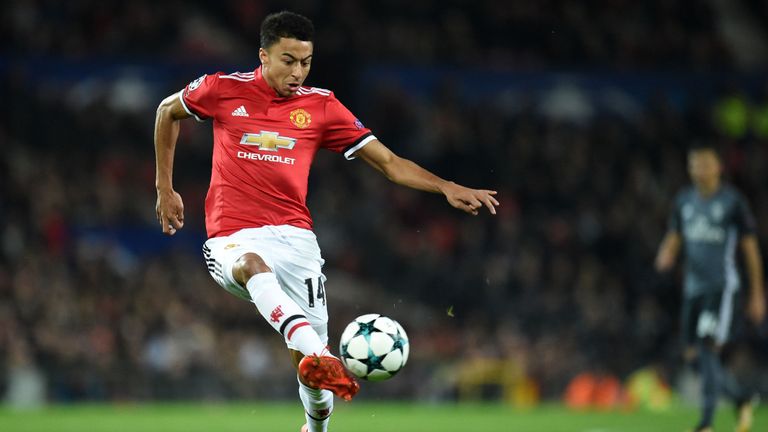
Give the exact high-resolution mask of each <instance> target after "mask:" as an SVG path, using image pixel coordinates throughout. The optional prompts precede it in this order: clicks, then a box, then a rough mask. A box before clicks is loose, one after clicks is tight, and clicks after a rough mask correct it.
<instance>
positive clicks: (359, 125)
mask: <svg viewBox="0 0 768 432" xmlns="http://www.w3.org/2000/svg"><path fill="white" fill-rule="evenodd" d="M355 127H356V128H358V129H362V128H364V127H365V126H363V122H361V121H360V119H355Z"/></svg>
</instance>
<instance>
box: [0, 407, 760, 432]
mask: <svg viewBox="0 0 768 432" xmlns="http://www.w3.org/2000/svg"><path fill="white" fill-rule="evenodd" d="M336 407H337V409H336V413H335V414H334V416H333V421H332V423H331V427H330V428H329V431H332V432H430V431H434V432H486V431H487V432H493V431H502V432H512V431H515V432H517V431H521V432H537V431H542V432H619V431H621V432H635V431H636V432H641V431H642V432H649V431H651V432H666V431H670V432H672V431H676V432H682V431H686V430H688V429H690V427H691V426H692V425H693V423H694V422H695V420H696V410H695V409H693V408H678V409H673V410H670V411H669V412H666V413H662V414H658V413H648V412H642V411H639V412H632V413H618V412H614V413H597V412H586V413H574V412H570V411H568V410H565V409H563V408H562V407H559V406H557V405H547V406H544V407H540V408H536V409H532V410H516V409H512V408H509V407H506V406H503V405H498V404H443V405H425V404H421V403H404V402H401V403H373V402H367V401H365V402H352V403H349V404H346V403H342V402H337V404H336ZM734 422H735V418H734V414H733V411H732V410H729V409H725V408H723V409H722V410H721V411H720V412H719V413H718V419H717V424H716V428H715V431H732V430H733V426H734ZM302 424H303V415H302V410H301V407H300V406H299V404H298V403H264V402H253V403H245V402H238V403H234V404H225V403H222V404H197V403H195V404H152V405H143V404H116V405H64V406H53V407H48V408H45V409H42V410H38V411H29V412H16V411H11V410H8V409H6V408H0V431H3V432H42V431H45V432H84V431H85V432H101V431H104V432H107V431H109V432H121V431H125V432H137V431H162V432H198V431H200V432H203V431H205V432H236V431H237V432H239V431H242V432H254V431H256V432H282V431H286V432H298V430H299V427H300V426H301V425H302ZM754 430H755V431H764V430H768V409H765V408H763V409H760V410H758V412H757V416H756V427H755V428H754Z"/></svg>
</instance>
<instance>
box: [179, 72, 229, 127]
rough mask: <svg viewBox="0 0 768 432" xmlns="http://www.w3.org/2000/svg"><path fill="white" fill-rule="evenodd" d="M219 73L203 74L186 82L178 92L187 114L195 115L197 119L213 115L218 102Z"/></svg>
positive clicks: (202, 119)
mask: <svg viewBox="0 0 768 432" xmlns="http://www.w3.org/2000/svg"><path fill="white" fill-rule="evenodd" d="M219 74H220V72H219V73H216V74H214V75H203V76H201V77H200V78H198V79H196V80H194V81H192V82H191V83H189V84H187V86H186V87H184V90H182V91H181V92H180V93H179V99H181V104H182V105H184V110H185V111H187V114H189V115H192V116H194V117H195V119H196V120H197V121H204V120H206V119H209V118H211V117H213V116H214V115H215V113H216V105H217V103H218V99H219V95H218V84H219Z"/></svg>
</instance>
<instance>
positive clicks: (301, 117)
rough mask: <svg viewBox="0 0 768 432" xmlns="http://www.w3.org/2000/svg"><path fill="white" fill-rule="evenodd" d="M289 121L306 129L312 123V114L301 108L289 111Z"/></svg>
mask: <svg viewBox="0 0 768 432" xmlns="http://www.w3.org/2000/svg"><path fill="white" fill-rule="evenodd" d="M290 118H291V123H293V125H294V126H296V127H297V128H299V129H306V128H307V127H308V126H309V124H310V123H312V116H311V115H309V113H308V112H307V111H306V110H303V109H301V108H299V109H296V110H293V111H291V117H290Z"/></svg>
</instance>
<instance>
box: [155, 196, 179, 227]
mask: <svg viewBox="0 0 768 432" xmlns="http://www.w3.org/2000/svg"><path fill="white" fill-rule="evenodd" d="M155 213H157V221H158V222H160V227H162V229H163V234H167V235H174V234H176V230H180V229H181V228H182V227H183V226H184V203H183V202H182V201H181V195H179V194H178V193H176V191H174V190H173V189H168V190H162V191H161V190H158V191H157V204H156V205H155Z"/></svg>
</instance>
